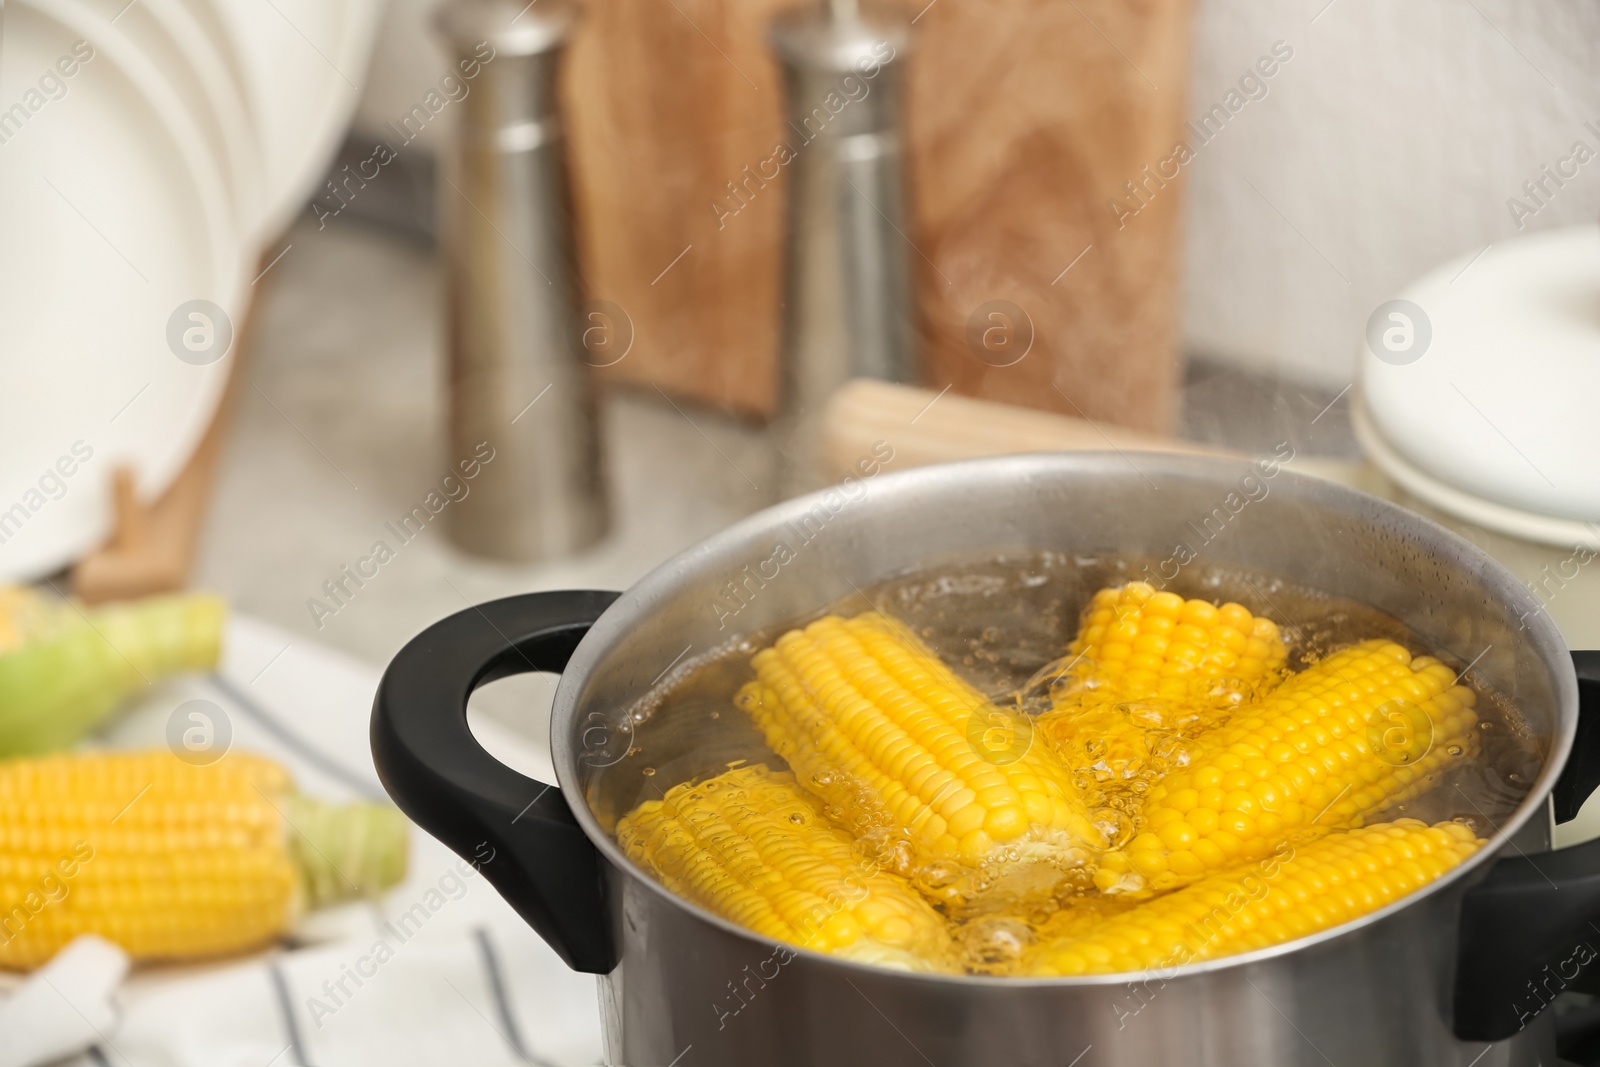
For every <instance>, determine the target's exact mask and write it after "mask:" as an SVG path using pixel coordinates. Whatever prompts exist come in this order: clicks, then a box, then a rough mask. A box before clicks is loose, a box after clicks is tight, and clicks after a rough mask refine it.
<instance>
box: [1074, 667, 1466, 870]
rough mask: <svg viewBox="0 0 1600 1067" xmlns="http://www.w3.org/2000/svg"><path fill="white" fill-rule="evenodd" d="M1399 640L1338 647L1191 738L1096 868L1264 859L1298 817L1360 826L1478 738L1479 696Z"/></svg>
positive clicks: (1462, 755) (1429, 780)
mask: <svg viewBox="0 0 1600 1067" xmlns="http://www.w3.org/2000/svg"><path fill="white" fill-rule="evenodd" d="M1454 681H1455V676H1454V672H1452V671H1451V670H1450V669H1449V668H1448V667H1446V666H1444V665H1443V664H1442V663H1440V662H1438V661H1437V660H1435V659H1432V658H1431V657H1419V658H1418V659H1417V660H1416V661H1413V660H1412V658H1411V655H1410V653H1408V652H1407V651H1406V650H1405V649H1404V648H1402V647H1400V646H1399V645H1397V644H1395V643H1394V642H1392V641H1383V640H1373V641H1364V642H1362V643H1361V644H1358V645H1355V646H1353V647H1351V648H1347V649H1344V650H1343V651H1340V652H1337V653H1335V654H1333V655H1331V656H1329V657H1328V658H1326V659H1324V660H1322V661H1321V662H1320V663H1317V664H1314V665H1313V666H1310V667H1308V668H1306V669H1305V670H1304V671H1302V672H1300V673H1299V674H1297V675H1295V676H1294V677H1292V678H1290V679H1289V680H1288V681H1286V682H1284V683H1283V684H1282V685H1281V686H1279V687H1278V688H1277V689H1276V690H1274V691H1273V692H1272V694H1271V695H1269V696H1268V697H1267V698H1266V699H1264V700H1263V701H1261V702H1260V703H1259V704H1256V705H1253V706H1250V707H1246V708H1242V709H1240V710H1239V711H1238V712H1236V713H1235V714H1234V716H1233V717H1232V718H1231V719H1229V721H1228V722H1227V723H1226V724H1225V725H1223V726H1221V727H1219V728H1217V729H1215V730H1212V731H1211V732H1209V733H1207V734H1206V735H1205V736H1204V737H1202V738H1200V739H1199V740H1198V741H1196V742H1194V743H1193V745H1192V750H1191V759H1190V762H1189V764H1188V766H1186V767H1183V768H1181V769H1179V770H1174V771H1172V772H1171V773H1169V774H1168V775H1167V776H1166V777H1165V778H1163V779H1162V780H1161V781H1160V782H1159V783H1158V784H1156V785H1155V786H1153V787H1152V788H1151V790H1150V792H1149V796H1148V799H1147V802H1146V804H1145V807H1144V811H1143V816H1142V823H1143V825H1142V827H1141V832H1139V833H1138V834H1137V835H1136V836H1135V837H1134V838H1133V839H1132V840H1131V841H1129V842H1128V844H1127V846H1126V847H1125V848H1124V849H1123V850H1122V852H1121V853H1120V854H1116V855H1108V856H1107V857H1106V858H1105V860H1104V861H1103V862H1102V864H1101V866H1100V869H1099V870H1098V871H1097V872H1096V875H1095V879H1096V885H1097V886H1099V887H1100V888H1101V889H1102V890H1105V891H1107V892H1122V891H1137V890H1143V889H1147V888H1153V889H1166V888H1171V887H1173V886H1176V885H1182V884H1183V883H1185V882H1188V881H1192V880H1193V879H1195V878H1196V877H1199V876H1200V875H1203V874H1205V873H1208V872H1210V871H1215V870H1217V869H1219V868H1221V867H1223V866H1226V865H1229V864H1232V863H1236V862H1241V861H1245V860H1252V859H1259V858H1260V857H1262V856H1265V855H1266V854H1267V853H1268V852H1270V851H1271V850H1272V848H1273V846H1274V845H1275V844H1276V843H1277V842H1279V841H1281V840H1283V839H1285V838H1286V837H1289V836H1290V835H1291V834H1293V833H1295V832H1296V831H1298V830H1301V829H1304V828H1307V827H1311V826H1313V825H1315V826H1319V827H1349V826H1359V825H1361V823H1362V822H1363V821H1364V820H1365V818H1366V817H1367V816H1369V815H1373V814H1375V813H1377V812H1380V811H1382V810H1384V809H1386V808H1390V807H1392V806H1393V805H1395V804H1398V803H1401V802H1403V801H1405V800H1408V799H1410V798H1412V797H1414V796H1417V795H1418V794H1420V793H1421V792H1423V791H1424V790H1426V789H1427V788H1429V787H1430V786H1431V785H1432V784H1433V783H1434V782H1435V781H1437V779H1438V776H1439V775H1440V773H1441V772H1443V771H1444V770H1446V769H1448V768H1449V767H1452V766H1454V765H1455V764H1457V763H1459V762H1461V761H1462V760H1465V759H1470V758H1472V757H1473V756H1474V755H1475V754H1476V752H1477V747H1478V741H1477V731H1476V730H1475V729H1474V726H1475V724H1476V723H1477V716H1476V715H1475V714H1474V713H1473V711H1472V706H1473V704H1474V703H1475V698H1474V696H1473V693H1472V691H1471V690H1470V689H1468V688H1466V687H1465V686H1460V685H1455V684H1453V683H1454Z"/></svg>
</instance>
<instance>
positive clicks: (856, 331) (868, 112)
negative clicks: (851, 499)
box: [769, 0, 916, 496]
mask: <svg viewBox="0 0 1600 1067" xmlns="http://www.w3.org/2000/svg"><path fill="white" fill-rule="evenodd" d="M909 36H910V34H909V27H908V26H906V25H905V24H904V23H903V22H900V21H891V20H890V19H888V18H886V17H876V16H874V17H871V18H868V17H864V16H863V15H862V14H861V13H860V12H859V10H858V9H857V7H856V5H855V3H854V2H852V0H836V2H835V3H833V4H832V5H831V6H830V7H827V8H815V7H806V8H800V9H796V10H791V11H787V12H784V13H783V14H781V15H779V16H778V17H777V18H776V19H774V20H773V22H772V24H771V26H770V29H769V40H770V42H771V44H772V48H773V50H774V52H775V53H776V55H777V58H778V62H779V64H780V66H781V67H782V69H783V75H784V87H785V93H786V101H787V107H786V114H787V118H788V125H787V126H786V128H785V130H784V137H785V140H786V142H787V144H788V145H789V147H790V150H791V153H792V158H791V159H790V160H789V161H788V162H787V164H786V169H788V170H789V172H790V173H789V180H788V196H789V200H788V217H787V220H786V227H785V261H784V309H783V314H784V320H783V335H782V342H781V358H782V370H781V374H780V385H779V389H780V396H779V412H778V418H777V421H776V425H775V431H776V433H777V435H778V440H779V442H780V448H781V449H782V463H781V467H782V471H781V477H780V482H781V492H782V494H783V495H784V496H792V495H794V494H796V493H800V492H804V491H806V490H808V489H812V488H816V487H818V486H820V485H822V484H825V483H826V482H827V481H828V478H827V477H826V473H825V471H824V468H823V462H822V456H821V454H820V432H819V431H820V420H821V415H822V410H823V407H824V405H825V404H826V402H827V400H828V397H830V396H831V395H832V394H833V392H834V390H836V389H837V388H838V387H839V386H841V385H843V384H844V383H845V382H846V381H847V380H849V379H851V378H881V379H885V380H887V381H895V382H905V381H910V380H912V378H913V377H914V375H915V373H916V364H915V350H914V337H913V332H912V322H911V275H910V258H909V257H910V248H909V245H908V242H907V239H906V237H905V233H906V225H905V221H904V216H905V190H904V179H903V176H902V170H901V162H900V158H901V134H900V126H901V114H902V111H903V92H904V88H903V86H904V79H903V68H904V65H905V55H906V51H907V46H908V40H909Z"/></svg>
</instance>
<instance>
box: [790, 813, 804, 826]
mask: <svg viewBox="0 0 1600 1067" xmlns="http://www.w3.org/2000/svg"><path fill="white" fill-rule="evenodd" d="M789 821H790V822H792V823H794V824H795V825H796V826H804V825H805V823H806V817H805V816H804V815H801V814H800V813H799V812H798V811H797V812H795V813H794V814H793V815H791V816H789Z"/></svg>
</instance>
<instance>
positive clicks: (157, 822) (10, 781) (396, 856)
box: [0, 750, 406, 970]
mask: <svg viewBox="0 0 1600 1067" xmlns="http://www.w3.org/2000/svg"><path fill="white" fill-rule="evenodd" d="M291 824H293V825H291ZM405 834H406V826H405V822H404V820H403V819H401V817H400V815H399V813H398V812H396V811H394V810H393V809H392V808H388V807H386V806H385V807H378V806H376V805H366V804H362V805H349V806H345V807H335V806H332V805H324V804H320V803H318V802H317V801H314V800H310V799H308V798H304V797H300V796H297V795H296V794H295V793H294V792H293V786H292V783H291V782H290V780H289V777H288V774H287V773H286V772H285V771H284V770H283V768H281V767H279V766H278V765H277V764H275V763H273V762H272V761H270V760H267V759H265V758H263V757H259V756H252V755H250V754H248V753H243V752H230V753H228V754H227V755H226V756H224V757H223V758H222V759H221V760H220V761H218V762H216V763H213V764H210V765H208V766H193V765H190V764H188V763H185V762H183V761H181V760H179V759H178V758H177V757H175V756H174V755H172V754H171V753H170V752H167V751H164V750H163V751H159V752H137V753H94V752H88V753H77V754H71V755H61V756H50V757H42V758H30V759H12V760H5V761H0V967H5V968H17V969H24V970H26V969H31V968H33V967H37V966H39V965H41V964H43V963H45V962H47V961H48V960H49V959H50V957H51V956H53V955H54V954H55V953H56V952H57V951H58V950H59V949H60V948H61V947H62V946H64V945H66V944H67V943H68V942H69V941H71V940H72V939H73V938H74V937H77V936H78V935H79V934H86V933H92V934H98V935H100V936H101V937H104V938H106V939H107V940H110V941H113V942H115V943H116V944H118V945H120V946H122V948H124V949H125V950H127V952H128V953H129V954H130V955H132V956H134V957H135V958H137V959H164V958H177V957H194V956H207V955H215V954H218V953H226V952H236V951H240V950H243V949H248V948H254V947H257V946H259V945H262V944H264V943H266V942H268V941H270V940H272V939H273V938H274V937H276V936H278V935H279V934H281V933H283V932H284V931H285V930H286V928H287V927H288V926H289V924H290V922H291V921H292V920H293V919H294V918H295V917H296V915H297V914H298V912H299V911H300V910H301V909H302V908H304V907H307V906H315V905H316V904H318V903H322V902H325V901H331V900H336V899H341V898H345V897H349V896H352V895H355V894H357V893H360V892H365V891H369V890H372V889H376V888H381V887H382V886H385V885H389V884H392V883H393V882H396V881H398V880H399V879H400V877H401V875H402V873H403V869H404V857H405Z"/></svg>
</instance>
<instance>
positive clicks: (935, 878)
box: [917, 862, 961, 890]
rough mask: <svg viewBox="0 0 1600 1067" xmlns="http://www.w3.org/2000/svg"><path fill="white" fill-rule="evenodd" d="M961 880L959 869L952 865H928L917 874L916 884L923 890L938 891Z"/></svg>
mask: <svg viewBox="0 0 1600 1067" xmlns="http://www.w3.org/2000/svg"><path fill="white" fill-rule="evenodd" d="M960 878H961V868H960V867H958V866H956V865H955V864H954V863H944V862H936V863H930V864H928V865H927V866H926V867H924V868H922V870H920V871H918V872H917V884H918V885H919V886H921V887H923V888H924V889H928V890H939V889H944V888H945V887H946V886H950V885H953V884H955V883H956V882H957V881H959V880H960Z"/></svg>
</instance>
